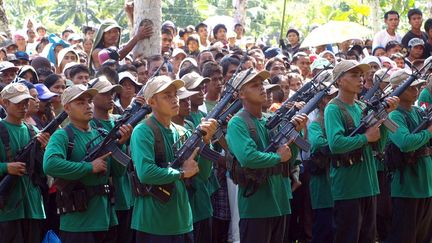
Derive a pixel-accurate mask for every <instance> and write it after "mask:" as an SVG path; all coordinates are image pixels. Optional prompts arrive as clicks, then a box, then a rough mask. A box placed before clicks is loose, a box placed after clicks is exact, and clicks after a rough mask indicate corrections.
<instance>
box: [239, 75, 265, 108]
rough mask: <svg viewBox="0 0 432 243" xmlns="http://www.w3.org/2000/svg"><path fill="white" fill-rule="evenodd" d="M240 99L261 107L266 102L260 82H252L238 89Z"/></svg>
mask: <svg viewBox="0 0 432 243" xmlns="http://www.w3.org/2000/svg"><path fill="white" fill-rule="evenodd" d="M240 99H242V100H244V101H246V102H249V103H251V104H255V105H263V104H265V102H266V101H267V93H266V91H265V89H264V85H263V82H262V81H261V80H258V79H257V80H253V81H251V82H249V83H247V84H245V85H244V86H243V87H242V88H241V89H240Z"/></svg>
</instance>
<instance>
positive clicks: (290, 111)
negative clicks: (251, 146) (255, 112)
mask: <svg viewBox="0 0 432 243" xmlns="http://www.w3.org/2000/svg"><path fill="white" fill-rule="evenodd" d="M329 68H330V65H328V66H325V67H324V69H322V70H321V71H320V72H319V73H317V74H316V75H315V77H313V78H312V80H311V81H309V82H308V83H306V84H305V85H303V86H302V87H301V88H300V89H299V90H297V92H296V93H295V94H293V95H292V96H291V97H289V98H288V99H287V100H285V101H284V102H283V103H282V105H281V107H280V108H279V109H277V110H276V111H275V113H274V115H273V116H272V117H270V118H269V119H268V120H267V123H266V124H265V127H266V128H267V129H270V130H271V129H273V128H275V127H276V126H277V125H279V123H280V122H281V121H282V120H283V119H288V120H290V119H291V118H292V117H293V116H294V115H295V113H296V112H297V110H296V109H295V108H294V107H292V108H288V104H289V103H291V102H298V101H305V102H307V101H309V100H310V99H312V97H313V96H314V95H315V94H316V93H317V92H318V91H319V90H320V89H321V85H322V82H319V83H317V82H316V79H317V78H318V77H319V76H320V74H321V73H322V72H323V71H324V70H327V69H329ZM329 76H330V73H327V76H326V77H325V78H323V79H322V80H326V79H327V77H329Z"/></svg>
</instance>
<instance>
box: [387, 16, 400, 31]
mask: <svg viewBox="0 0 432 243" xmlns="http://www.w3.org/2000/svg"><path fill="white" fill-rule="evenodd" d="M384 22H385V24H386V25H387V28H388V29H389V30H396V29H397V27H398V26H399V17H398V15H397V14H389V15H388V17H387V19H386V20H384Z"/></svg>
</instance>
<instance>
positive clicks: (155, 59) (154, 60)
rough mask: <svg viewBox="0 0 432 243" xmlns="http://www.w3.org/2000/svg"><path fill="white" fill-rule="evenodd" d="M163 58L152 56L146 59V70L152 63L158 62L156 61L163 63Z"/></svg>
mask: <svg viewBox="0 0 432 243" xmlns="http://www.w3.org/2000/svg"><path fill="white" fill-rule="evenodd" d="M163 60H164V59H163V57H162V56H161V55H153V56H150V57H149V58H147V68H149V67H150V65H151V63H152V62H158V61H163Z"/></svg>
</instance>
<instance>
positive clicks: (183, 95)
mask: <svg viewBox="0 0 432 243" xmlns="http://www.w3.org/2000/svg"><path fill="white" fill-rule="evenodd" d="M197 93H198V91H189V90H187V89H186V88H185V87H181V88H180V89H178V90H177V96H178V97H179V99H180V100H182V99H186V98H189V97H191V96H192V95H194V94H197Z"/></svg>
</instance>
